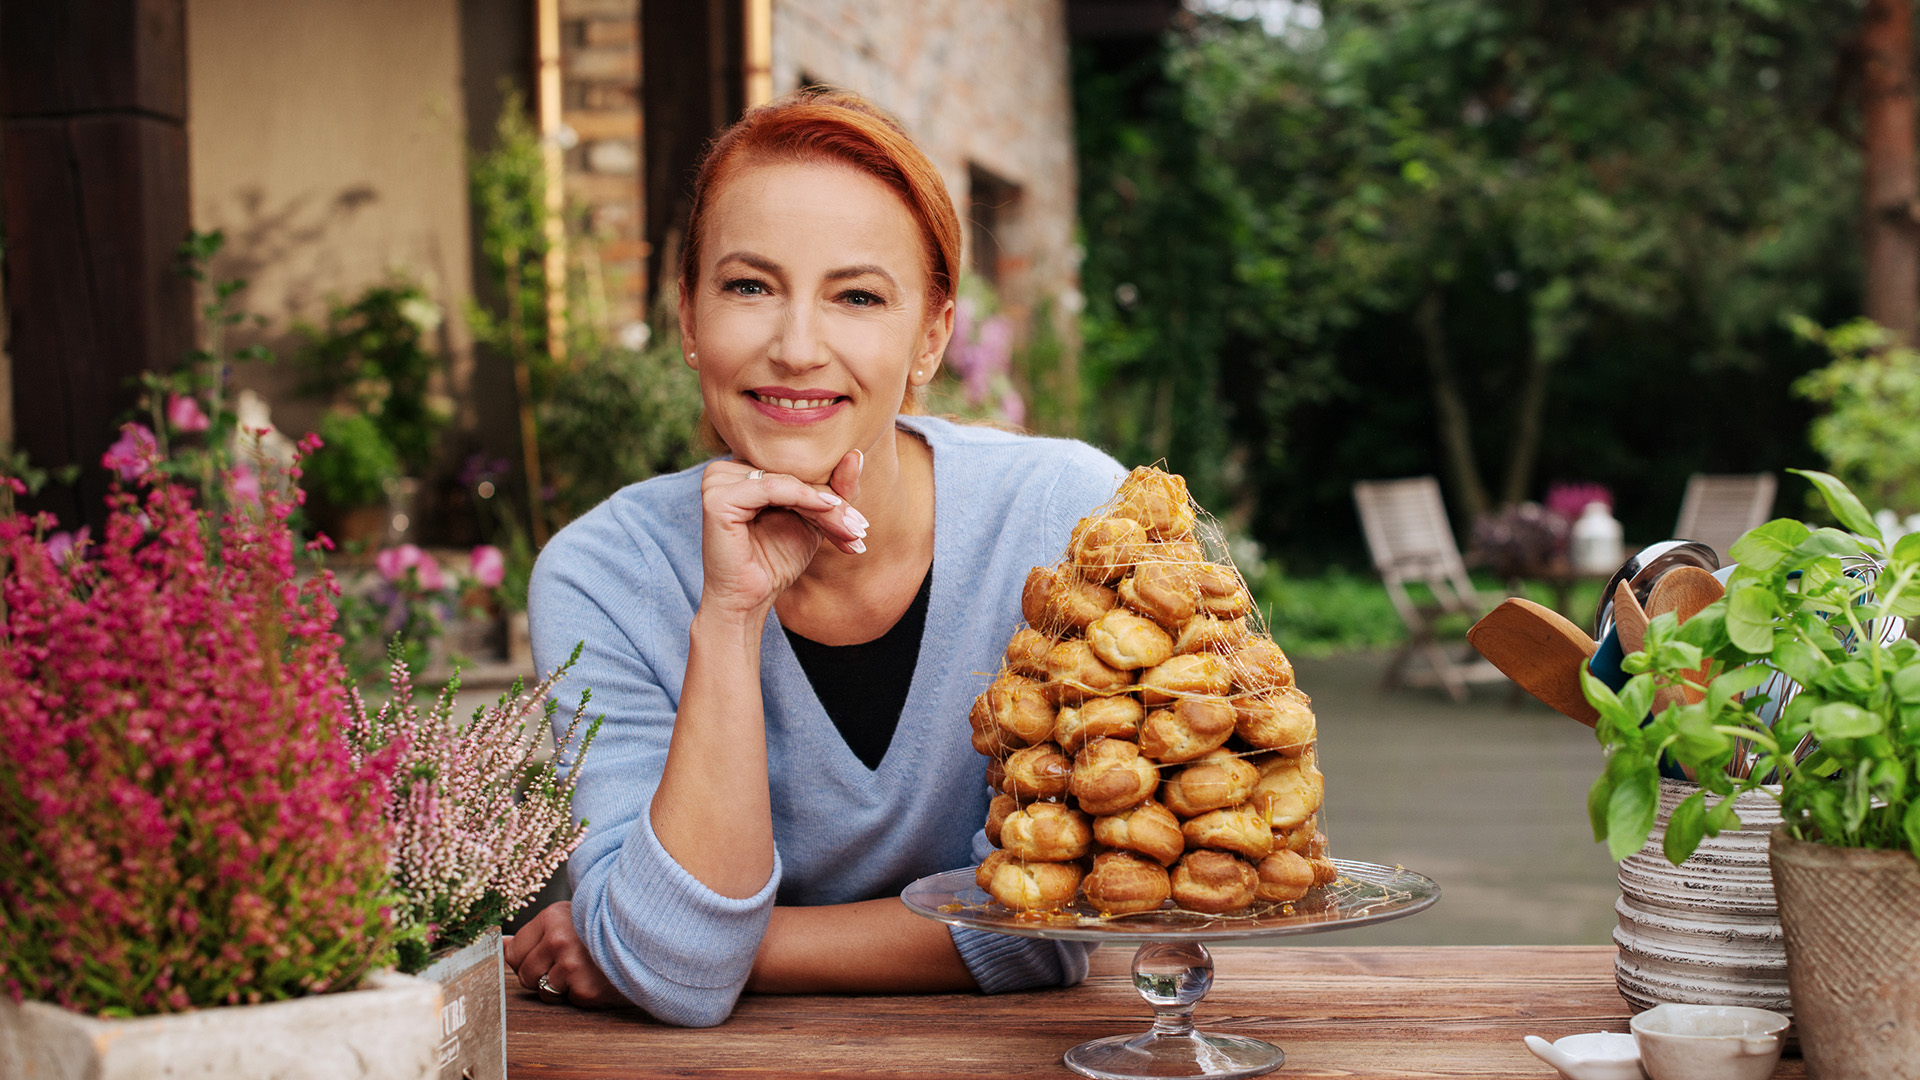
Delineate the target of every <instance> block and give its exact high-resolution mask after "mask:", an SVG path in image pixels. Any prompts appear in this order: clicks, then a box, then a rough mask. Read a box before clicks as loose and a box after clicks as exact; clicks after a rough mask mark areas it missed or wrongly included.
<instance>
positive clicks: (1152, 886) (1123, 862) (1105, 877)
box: [1080, 851, 1173, 915]
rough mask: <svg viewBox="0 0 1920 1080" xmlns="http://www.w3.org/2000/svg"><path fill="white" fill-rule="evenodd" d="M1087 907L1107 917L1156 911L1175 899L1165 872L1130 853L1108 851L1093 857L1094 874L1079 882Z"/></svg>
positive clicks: (1157, 864) (1149, 860) (1156, 864)
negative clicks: (1163, 904)
mask: <svg viewBox="0 0 1920 1080" xmlns="http://www.w3.org/2000/svg"><path fill="white" fill-rule="evenodd" d="M1080 892H1081V894H1082V895H1084V896H1085V897H1086V898H1087V903H1089V904H1091V905H1093V907H1094V908H1095V909H1097V910H1098V911H1100V912H1101V913H1102V914H1105V915H1132V914H1135V913H1137V912H1142V911H1153V910H1155V909H1156V908H1158V907H1159V906H1160V905H1161V904H1162V903H1164V902H1165V901H1166V899H1167V897H1169V896H1171V895H1173V884H1172V882H1171V880H1170V879H1169V878H1168V877H1167V871H1166V868H1165V867H1163V866H1161V865H1160V864H1159V863H1156V862H1154V861H1153V860H1151V859H1142V858H1140V857H1139V856H1137V855H1134V854H1133V853H1131V852H1126V851H1107V852H1102V853H1101V854H1099V855H1095V856H1094V857H1093V870H1092V871H1091V872H1090V873H1088V874H1087V876H1086V877H1085V878H1083V879H1082V880H1081V882H1080Z"/></svg>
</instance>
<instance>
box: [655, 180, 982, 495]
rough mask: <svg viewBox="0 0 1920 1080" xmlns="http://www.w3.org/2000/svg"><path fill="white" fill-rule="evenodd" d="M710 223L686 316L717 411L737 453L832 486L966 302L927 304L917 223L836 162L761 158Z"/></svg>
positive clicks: (723, 193) (941, 343)
mask: <svg viewBox="0 0 1920 1080" xmlns="http://www.w3.org/2000/svg"><path fill="white" fill-rule="evenodd" d="M702 225H703V229H704V234H703V236H702V239H701V254H700V259H701V265H700V280H699V283H698V285H696V286H695V287H694V289H693V290H691V293H692V295H683V296H682V298H681V303H680V325H681V333H682V335H683V347H684V348H685V349H686V350H687V364H688V366H690V367H692V368H693V369H694V370H695V371H697V372H699V373H700V394H701V397H702V398H703V399H704V401H705V404H706V408H707V415H708V417H709V418H711V419H712V421H713V425H714V427H715V428H716V429H717V430H718V431H719V432H720V436H721V438H723V439H725V440H726V441H727V445H728V446H730V447H732V448H733V452H734V456H735V457H737V458H739V459H740V460H742V461H746V462H749V463H751V464H752V465H754V466H756V467H758V468H762V469H766V470H768V471H771V472H784V473H791V474H793V475H795V476H798V477H800V478H801V479H803V480H807V481H809V482H812V483H825V482H826V479H827V477H828V475H829V474H831V473H832V471H833V467H834V465H835V464H837V463H838V462H839V460H840V459H841V457H843V456H844V455H845V454H846V453H847V451H849V450H855V449H858V450H860V451H862V452H863V453H867V454H872V453H873V452H874V451H875V449H876V448H878V447H879V445H880V441H881V440H882V439H883V438H885V437H888V436H889V435H890V434H891V432H892V429H893V420H894V416H895V415H896V414H898V413H899V411H900V406H901V402H902V401H903V400H904V399H905V397H906V394H907V389H908V387H909V386H910V385H911V386H923V385H925V384H926V382H927V380H929V379H931V378H932V377H933V373H934V370H935V368H936V367H937V366H938V364H939V359H940V354H941V352H942V350H944V349H945V348H946V344H947V337H948V334H949V333H950V332H951V330H952V325H953V305H952V303H951V302H948V303H944V304H942V305H941V307H940V308H939V309H937V310H933V311H929V310H928V301H929V270H928V260H927V255H926V252H925V249H924V248H923V247H922V244H921V239H920V229H919V226H918V225H917V224H916V223H915V222H914V219H913V215H912V214H911V213H909V212H908V210H907V206H906V203H905V202H904V201H902V200H901V198H900V197H899V196H898V195H897V194H895V193H894V192H893V190H892V189H891V188H888V187H887V186H886V185H885V184H882V183H881V182H880V181H879V180H876V179H874V178H873V177H872V176H869V175H868V174H866V173H864V172H862V171H860V170H858V169H855V168H852V167H850V166H846V165H841V164H838V163H832V162H820V163H800V164H795V163H782V164H768V165H756V166H752V167H750V168H748V169H746V170H744V171H742V172H741V173H739V174H738V175H737V176H735V177H734V178H733V180H732V181H731V182H730V183H728V184H727V185H726V186H725V187H723V188H721V189H720V191H719V192H718V194H717V197H716V198H715V200H714V202H713V204H712V205H711V207H710V208H709V209H708V211H707V218H706V220H705V221H704V222H703V223H702Z"/></svg>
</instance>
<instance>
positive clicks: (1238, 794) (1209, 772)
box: [1160, 749, 1260, 818]
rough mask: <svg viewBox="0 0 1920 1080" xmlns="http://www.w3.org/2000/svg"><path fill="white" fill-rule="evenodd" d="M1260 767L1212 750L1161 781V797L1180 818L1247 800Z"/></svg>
mask: <svg viewBox="0 0 1920 1080" xmlns="http://www.w3.org/2000/svg"><path fill="white" fill-rule="evenodd" d="M1259 780H1260V770H1258V769H1256V768H1254V767H1253V765H1252V764H1250V763H1248V762H1247V761H1245V760H1243V759H1241V758H1240V757H1238V756H1236V755H1234V754H1233V753H1231V752H1229V751H1227V750H1224V749H1223V750H1210V751H1208V752H1207V753H1206V754H1203V755H1202V756H1200V757H1199V758H1197V759H1196V760H1194V761H1193V762H1192V763H1191V764H1188V765H1186V766H1184V767H1182V768H1180V769H1178V770H1175V771H1174V773H1173V775H1172V776H1170V777H1168V778H1167V781H1166V783H1164V784H1162V785H1160V801H1161V802H1163V803H1165V804H1167V809H1169V810H1171V811H1173V812H1174V813H1175V814H1177V815H1178V816H1180V817H1181V818H1192V817H1198V816H1199V815H1201V814H1204V813H1206V812H1207V811H1209V810H1218V809H1220V808H1221V807H1223V806H1233V805H1235V804H1238V803H1243V802H1245V801H1247V797H1248V796H1249V795H1252V794H1253V791H1254V785H1255V784H1256V783H1257V782H1258V781H1259Z"/></svg>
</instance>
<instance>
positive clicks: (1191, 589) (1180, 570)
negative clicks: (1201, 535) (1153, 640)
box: [1120, 563, 1200, 630]
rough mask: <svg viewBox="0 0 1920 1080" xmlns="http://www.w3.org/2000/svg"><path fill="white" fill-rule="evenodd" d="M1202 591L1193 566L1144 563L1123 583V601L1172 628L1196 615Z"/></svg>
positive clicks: (1121, 585)
mask: <svg viewBox="0 0 1920 1080" xmlns="http://www.w3.org/2000/svg"><path fill="white" fill-rule="evenodd" d="M1199 592H1200V586H1199V583H1198V581H1196V580H1195V578H1194V572H1193V567H1192V566H1190V565H1188V564H1185V563H1142V564H1141V565H1139V566H1136V567H1134V568H1133V573H1131V574H1128V575H1127V576H1126V578H1125V579H1124V580H1122V581H1121V582H1120V602H1121V603H1123V604H1125V605H1127V606H1128V607H1130V608H1132V609H1133V610H1135V611H1137V612H1139V613H1140V614H1142V615H1145V616H1146V617H1147V618H1149V619H1152V620H1153V621H1154V622H1157V623H1159V624H1160V625H1161V626H1163V627H1166V628H1167V629H1169V630H1177V629H1179V628H1180V626H1181V624H1182V623H1185V622H1186V621H1187V620H1188V619H1191V618H1193V613H1194V611H1195V610H1196V609H1197V608H1198V606H1199V603H1200V599H1199Z"/></svg>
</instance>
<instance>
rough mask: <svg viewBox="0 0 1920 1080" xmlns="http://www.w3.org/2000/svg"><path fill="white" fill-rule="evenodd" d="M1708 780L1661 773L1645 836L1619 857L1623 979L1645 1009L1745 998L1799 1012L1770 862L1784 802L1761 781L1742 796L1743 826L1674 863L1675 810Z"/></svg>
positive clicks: (1632, 1000)
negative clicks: (1670, 835)
mask: <svg viewBox="0 0 1920 1080" xmlns="http://www.w3.org/2000/svg"><path fill="white" fill-rule="evenodd" d="M1698 790H1699V788H1698V787H1697V786H1696V785H1694V784H1691V783H1688V782H1686V781H1683V780H1662V781H1660V809H1659V817H1658V819H1657V820H1656V822H1655V824H1654V829H1653V833H1652V835H1651V836H1649V837H1648V838H1647V843H1646V846H1645V847H1643V848H1641V849H1640V850H1639V851H1637V852H1635V853H1634V854H1632V855H1629V856H1628V857H1627V858H1625V859H1623V860H1621V862H1620V899H1619V900H1618V901H1616V902H1615V903H1614V912H1615V914H1617V915H1618V916H1619V918H1620V924H1619V926H1618V927H1617V928H1615V930H1614V932H1613V940H1614V944H1616V945H1618V946H1619V952H1618V953H1617V954H1615V956H1614V962H1613V971H1614V980H1615V982H1616V983H1617V984H1618V985H1619V987H1620V996H1621V997H1623V998H1625V999H1626V1000H1627V1003H1628V1004H1629V1005H1631V1006H1633V1008H1634V1009H1635V1010H1636V1011H1638V1010H1641V1009H1648V1008H1652V1007H1653V1006H1655V1005H1659V1004H1662V1003H1667V1002H1673V1003H1677V1004H1686V1005H1744V1006H1748V1007H1751V1008H1758V1009H1771V1010H1772V1011H1774V1012H1778V1013H1785V1014H1787V1015H1789V1016H1791V1015H1792V1013H1791V1007H1790V1005H1789V995H1788V993H1787V958H1786V949H1785V947H1784V945H1783V944H1782V942H1781V937H1780V919H1779V915H1778V912H1777V910H1776V908H1775V906H1774V900H1773V877H1772V874H1771V872H1770V870H1769V869H1768V865H1767V837H1768V833H1769V832H1770V831H1771V830H1772V829H1773V827H1774V826H1776V825H1778V824H1780V804H1779V803H1777V802H1776V801H1774V797H1773V795H1771V794H1769V793H1767V792H1765V791H1753V792H1749V793H1747V794H1746V795H1743V796H1741V797H1740V800H1739V801H1738V802H1736V803H1735V804H1734V810H1735V812H1736V813H1737V814H1738V815H1739V818H1740V827H1739V829H1738V830H1726V831H1723V832H1721V834H1720V835H1719V836H1710V837H1707V838H1705V839H1703V840H1702V841H1701V842H1700V847H1699V849H1698V850H1696V851H1695V852H1694V853H1693V855H1692V856H1691V857H1690V858H1688V859H1687V861H1686V862H1684V863H1681V864H1680V865H1679V866H1675V865H1673V864H1672V863H1670V862H1668V861H1667V856H1666V854H1665V853H1664V852H1663V851H1662V850H1661V841H1662V839H1663V838H1664V837H1665V836H1666V831H1667V819H1668V818H1669V817H1670V816H1672V814H1673V810H1674V807H1676V806H1679V805H1680V802H1681V800H1683V799H1685V798H1686V797H1687V796H1689V795H1691V794H1693V793H1694V792H1695V791H1698Z"/></svg>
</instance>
